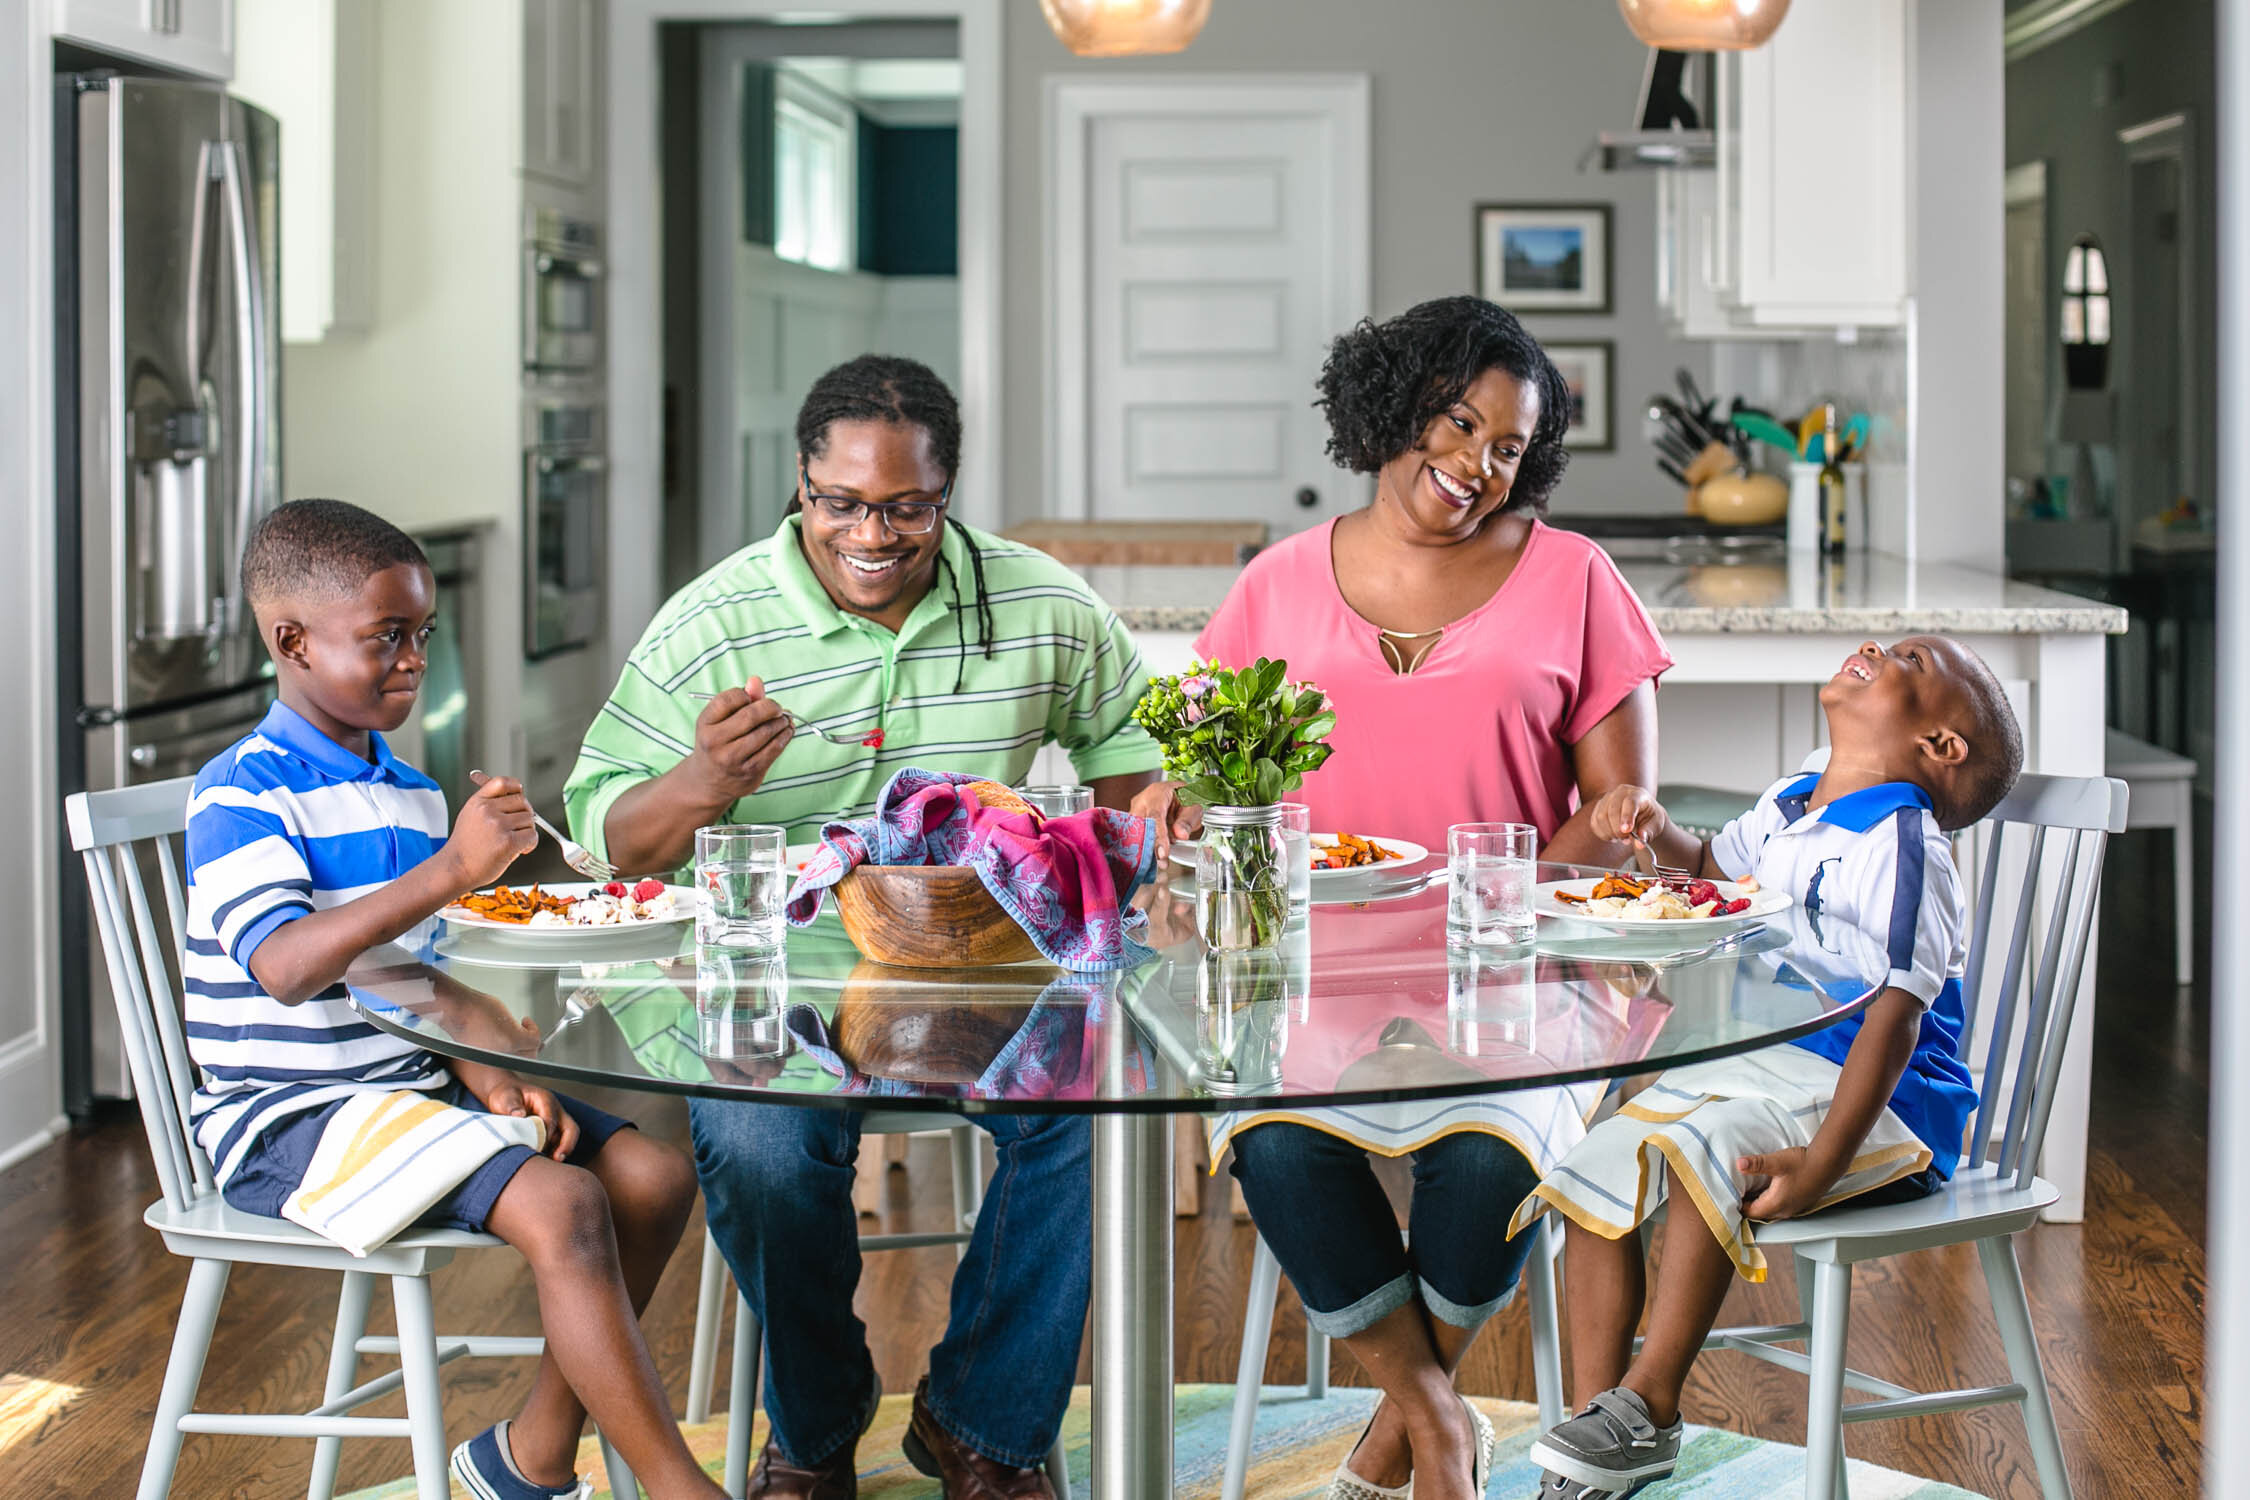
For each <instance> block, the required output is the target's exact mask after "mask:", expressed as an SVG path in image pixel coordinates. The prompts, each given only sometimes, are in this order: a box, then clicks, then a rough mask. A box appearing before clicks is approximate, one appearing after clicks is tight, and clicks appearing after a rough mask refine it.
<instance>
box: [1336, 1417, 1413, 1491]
mask: <svg viewBox="0 0 2250 1500" xmlns="http://www.w3.org/2000/svg"><path fill="white" fill-rule="evenodd" d="M1382 1406H1383V1403H1382V1402H1381V1401H1377V1402H1376V1403H1375V1408H1376V1410H1377V1411H1380V1410H1382ZM1374 1428H1375V1417H1374V1414H1373V1413H1370V1414H1369V1415H1368V1418H1367V1425H1366V1426H1365V1427H1362V1428H1361V1429H1360V1430H1359V1436H1358V1437H1357V1438H1355V1439H1353V1441H1352V1445H1351V1447H1350V1448H1349V1449H1347V1450H1346V1451H1345V1453H1344V1459H1343V1462H1341V1463H1339V1464H1337V1465H1336V1475H1335V1477H1334V1478H1332V1479H1330V1480H1329V1481H1328V1493H1327V1496H1326V1500H1413V1495H1414V1479H1413V1476H1412V1475H1409V1476H1407V1480H1406V1483H1404V1484H1402V1485H1400V1486H1399V1487H1398V1488H1397V1489H1395V1490H1387V1489H1385V1488H1383V1486H1381V1485H1379V1484H1370V1483H1368V1482H1367V1481H1366V1480H1364V1479H1362V1478H1360V1477H1359V1476H1358V1475H1357V1474H1354V1473H1353V1472H1352V1454H1354V1453H1357V1452H1358V1451H1359V1445H1360V1444H1361V1443H1363V1442H1365V1441H1367V1434H1368V1433H1370V1432H1372V1431H1373V1430H1374Z"/></svg>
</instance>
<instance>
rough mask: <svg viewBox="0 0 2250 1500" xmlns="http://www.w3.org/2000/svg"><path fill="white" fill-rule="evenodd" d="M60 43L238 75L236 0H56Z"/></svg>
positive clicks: (178, 68) (192, 71) (184, 69)
mask: <svg viewBox="0 0 2250 1500" xmlns="http://www.w3.org/2000/svg"><path fill="white" fill-rule="evenodd" d="M52 3H53V6H54V10H53V16H54V33H55V40H56V41H58V42H74V43H76V44H77V45H79V46H82V47H91V48H93V49H94V50H95V51H97V52H108V53H112V54H114V55H116V56H119V57H129V58H131V59H133V60H134V61H136V62H144V63H151V64H154V65H155V66H157V67H159V68H164V69H167V70H169V71H171V72H174V73H184V74H187V75H189V76H191V77H195V78H217V79H222V80H223V79H228V78H232V77H233V76H234V0H52Z"/></svg>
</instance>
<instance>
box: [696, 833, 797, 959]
mask: <svg viewBox="0 0 2250 1500" xmlns="http://www.w3.org/2000/svg"><path fill="white" fill-rule="evenodd" d="M788 847H789V835H788V831H787V830H786V829H782V828H776V827H773V826H772V825H770V824H765V823H722V824H718V825H716V826H714V827H710V828H698V829H697V830H696V831H695V940H696V941H697V942H698V943H701V944H705V945H708V946H717V947H722V948H744V949H751V950H755V951H763V952H769V953H770V952H774V951H777V950H779V949H780V947H781V945H782V938H783V934H784V930H785V929H784V923H783V919H782V902H783V898H785V897H786V896H787V895H788V894H789V877H788V863H787V859H786V851H787V849H788Z"/></svg>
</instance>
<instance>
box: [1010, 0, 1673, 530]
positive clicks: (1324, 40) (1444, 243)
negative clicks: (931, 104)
mask: <svg viewBox="0 0 2250 1500" xmlns="http://www.w3.org/2000/svg"><path fill="white" fill-rule="evenodd" d="M1005 10H1006V19H1007V34H1006V38H1005V45H1006V49H1007V60H1006V74H1007V80H1008V83H1007V100H1006V112H1005V121H1006V133H1007V143H1006V160H1005V162H1004V164H1003V168H1002V170H1003V175H1004V178H1005V182H1006V200H1007V228H1006V257H1007V267H1008V280H1009V283H1010V285H1011V286H1012V287H1014V288H1018V289H1021V290H1022V293H1023V294H1021V295H1013V294H1012V295H1010V296H1009V297H1008V298H1007V301H1006V314H1005V315H1006V330H1005V344H1004V349H1005V361H1004V365H1003V372H1002V378H1003V391H1004V401H1005V406H1004V416H1005V422H1006V431H1007V438H1006V441H1007V445H1008V453H1007V456H1006V461H1005V466H1004V473H1003V476H1002V477H1003V484H1004V491H1003V493H1004V494H1005V497H1006V506H1007V513H1008V515H1009V517H1010V518H1011V519H1021V518H1024V517H1029V516H1036V515H1040V514H1043V513H1044V512H1045V510H1046V508H1047V502H1046V496H1045V494H1044V490H1045V486H1046V474H1047V469H1046V454H1045V442H1046V415H1045V403H1046V400H1047V393H1046V391H1045V389H1044V386H1043V384H1042V377H1041V373H1040V371H1041V360H1042V353H1043V344H1044V340H1045V338H1046V329H1045V313H1044V309H1043V307H1042V305H1041V302H1040V299H1039V298H1038V296H1036V295H1033V294H1032V293H1033V291H1034V290H1035V289H1036V288H1037V286H1038V285H1039V281H1038V278H1039V276H1040V266H1041V264H1042V258H1043V256H1044V254H1045V243H1044V240H1045V234H1046V218H1045V214H1046V196H1047V195H1046V191H1045V179H1044V155H1043V153H1044V150H1045V142H1044V140H1043V138H1042V137H1043V132H1044V128H1045V95H1044V89H1045V81H1046V79H1047V78H1049V77H1050V76H1052V75H1054V74H1057V73H1065V72H1078V71H1083V72H1088V73H1099V74H1101V75H1103V76H1105V77H1130V76H1133V75H1135V74H1159V73H1181V72H1289V71H1293V72H1335V73H1341V72H1364V73H1367V74H1368V75H1370V76H1371V77H1372V79H1373V83H1374V89H1373V94H1374V102H1373V111H1374V120H1373V147H1374V153H1373V155H1374V160H1373V168H1374V183H1375V202H1374V205H1373V222H1374V245H1373V247H1372V248H1373V267H1374V277H1373V290H1374V306H1373V308H1372V309H1371V311H1372V312H1373V313H1374V314H1375V315H1376V316H1377V317H1382V316H1386V315H1388V314H1392V313H1396V312H1399V311H1401V310H1403V309H1405V308H1407V307H1409V306H1411V305H1412V304H1414V303H1415V302H1418V301H1421V300H1422V299H1424V298H1426V297H1434V296H1440V295H1444V294H1446V293H1451V292H1463V291H1474V290H1475V289H1476V267H1475V263H1474V258H1473V255H1472V218H1473V208H1474V205H1476V204H1477V203H1479V202H1488V201H1526V202H1553V201H1563V202H1578V201H1584V202H1592V201H1598V200H1606V201H1609V202H1611V203H1612V204H1613V205H1614V221H1613V225H1612V231H1611V233H1612V236H1613V237H1612V241H1611V245H1610V254H1611V260H1612V266H1613V272H1614V286H1615V298H1614V307H1615V311H1614V314H1613V315H1611V316H1608V317H1584V316H1556V315H1552V314H1548V315H1543V316H1540V317H1537V318H1528V317H1527V318H1526V319H1525V322H1526V325H1527V326H1528V327H1529V328H1530V329H1531V330H1532V332H1533V333H1535V334H1537V335H1539V336H1540V337H1543V338H1552V339H1557V340H1582V339H1612V340H1615V341H1616V344H1617V359H1616V364H1615V366H1614V368H1613V370H1612V374H1611V379H1612V384H1613V387H1614V391H1615V395H1616V400H1617V411H1616V417H1615V432H1616V437H1617V443H1618V449H1617V451H1616V452H1615V453H1581V454H1578V455H1577V456H1575V457H1574V458H1573V459H1572V462H1571V466H1570V474H1569V477H1568V478H1567V479H1566V480H1565V481H1564V483H1563V487H1562V490H1561V492H1560V493H1559V494H1558V495H1557V496H1556V500H1555V504H1556V507H1557V509H1558V510H1576V511H1586V512H1597V511H1598V512H1616V511H1644V512H1647V511H1660V512H1667V513H1669V512H1674V511H1677V510H1678V509H1679V507H1680V497H1679V490H1678V487H1677V486H1675V485H1673V484H1672V483H1671V482H1670V481H1668V480H1666V479H1665V478H1664V477H1663V476H1662V475H1661V474H1659V473H1657V471H1656V468H1655V464H1654V461H1653V457H1652V455H1651V452H1650V450H1649V449H1648V447H1647V445H1646V444H1645V443H1644V442H1643V440H1642V438H1641V436H1640V427H1641V424H1640V419H1639V416H1638V406H1639V403H1640V402H1642V401H1643V400H1645V399H1646V397H1647V396H1648V395H1649V394H1650V393H1651V392H1653V391H1657V390H1660V389H1665V388H1668V387H1669V386H1670V385H1671V383H1672V371H1673V369H1674V367H1675V366H1678V365H1681V364H1686V365H1688V366H1689V367H1690V368H1692V369H1694V370H1696V371H1697V372H1698V375H1699V376H1700V374H1701V372H1702V371H1703V370H1704V369H1705V367H1706V365H1707V363H1708V355H1707V353H1706V351H1705V350H1704V348H1703V346H1701V345H1699V344H1688V343H1679V342H1675V341H1673V340H1671V339H1669V338H1667V337H1666V336H1665V334H1664V331H1663V324H1662V322H1661V320H1660V319H1659V317H1658V315H1657V311H1656V292H1655V255H1656V251H1655V183H1654V180H1653V179H1652V178H1651V177H1649V176H1648V175H1646V174H1638V173H1620V174H1616V175H1603V174H1601V173H1598V172H1597V173H1588V174H1587V175H1584V176H1580V175H1579V174H1578V172H1577V170H1576V168H1577V162H1578V157H1579V154H1580V153H1581V152H1582V151H1583V150H1584V149H1585V147H1586V145H1587V144H1588V143H1589V142H1590V141H1591V140H1592V139H1593V137H1594V135H1595V133H1596V132H1598V131H1601V130H1605V129H1607V130H1622V129H1625V128H1627V127H1629V126H1630V125H1631V124H1632V123H1633V121H1632V112H1633V104H1634V100H1635V97H1636V95H1637V93H1638V91H1639V87H1640V75H1641V67H1642V62H1643V59H1644V58H1645V57H1646V56H1647V53H1646V51H1645V50H1644V49H1643V48H1642V47H1641V46H1640V44H1639V43H1638V42H1636V41H1634V39H1633V37H1632V34H1631V33H1630V32H1628V31H1627V30H1626V29H1625V23H1624V21H1623V20H1622V19H1621V18H1620V17H1619V15H1618V12H1617V7H1616V6H1614V5H1611V4H1607V3H1603V0H1414V3H1412V4H1396V3H1392V4H1377V3H1372V0H1288V3H1287V4H1282V3H1279V0H1263V3H1250V0H1220V3H1218V4H1215V5H1213V6H1212V8H1211V21H1210V24H1209V26H1207V27H1206V28H1205V30H1204V32H1203V35H1202V36H1201V37H1199V38H1198V39H1197V40H1196V42H1195V45H1194V46H1192V47H1190V48H1189V49H1188V50H1187V51H1186V52H1184V53H1181V54H1179V55H1177V56H1173V57H1155V58H1128V59H1108V60H1099V61H1095V60H1088V59H1082V58H1078V57H1074V56H1073V55H1071V53H1070V52H1068V51H1067V50H1065V49H1064V47H1063V46H1062V44H1061V43H1060V42H1058V41H1056V40H1055V37H1054V34H1053V33H1052V32H1050V31H1049V30H1048V29H1047V24H1046V22H1045V21H1044V20H1043V19H1042V18H1041V16H1040V14H1039V7H1038V6H1036V5H1033V4H1031V3H1029V0H1009V3H1008V5H1007V6H1006V7H1005ZM1338 331H1339V332H1340V331H1341V330H1338ZM1316 373H1317V372H1316V371H1314V370H1307V371H1306V372H1305V396H1306V399H1307V400H1310V399H1311V397H1312V381H1313V377H1314V375H1315V374H1316ZM980 461H982V460H981V458H980V456H979V455H974V454H972V455H970V456H969V462H971V463H976V462H980Z"/></svg>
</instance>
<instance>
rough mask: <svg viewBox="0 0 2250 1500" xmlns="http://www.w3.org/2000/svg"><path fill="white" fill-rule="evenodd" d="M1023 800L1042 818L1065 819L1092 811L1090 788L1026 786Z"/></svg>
mask: <svg viewBox="0 0 2250 1500" xmlns="http://www.w3.org/2000/svg"><path fill="white" fill-rule="evenodd" d="M1023 800H1024V801H1026V802H1028V803H1030V804H1031V805H1032V806H1033V807H1034V808H1036V809H1038V812H1039V816H1041V817H1042V818H1067V817H1069V816H1070V815H1071V814H1072V813H1082V812H1092V811H1093V810H1094V789H1093V788H1092V787H1090V786H1027V787H1025V788H1024V789H1023Z"/></svg>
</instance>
